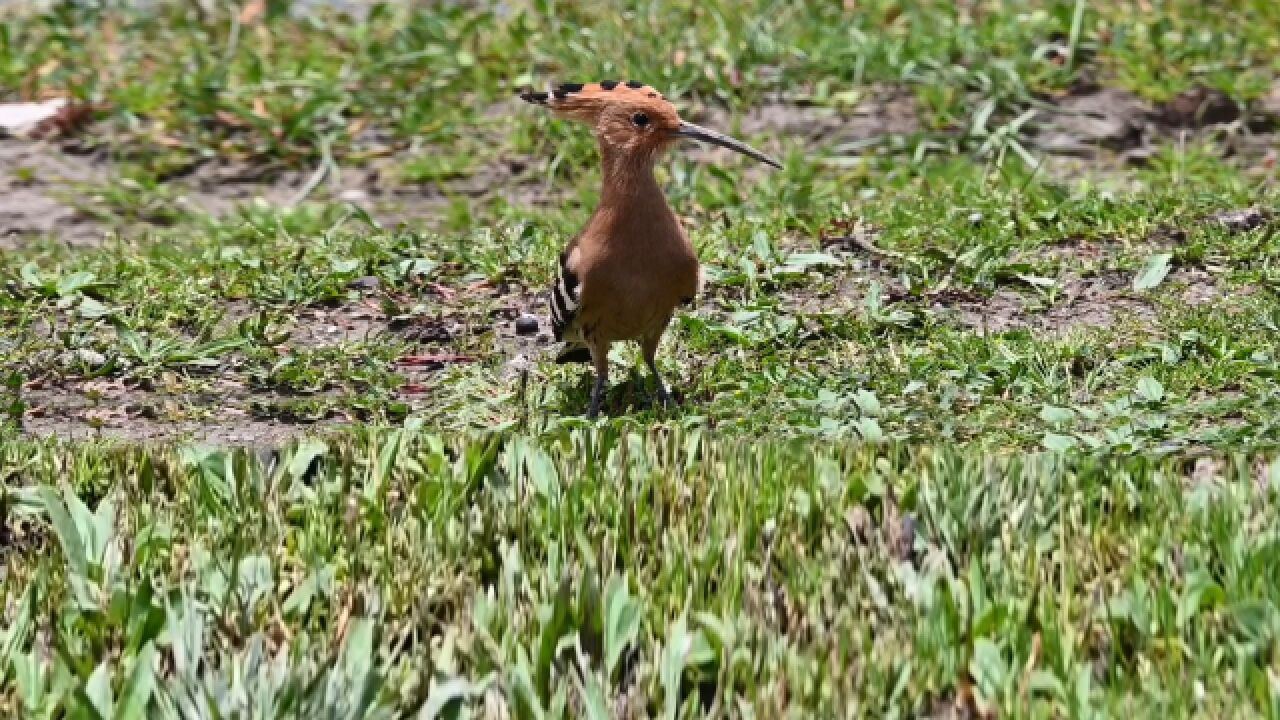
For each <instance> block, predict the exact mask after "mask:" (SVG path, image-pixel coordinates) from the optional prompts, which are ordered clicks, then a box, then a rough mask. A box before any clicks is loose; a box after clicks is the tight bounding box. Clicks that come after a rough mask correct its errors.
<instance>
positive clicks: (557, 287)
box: [551, 248, 578, 340]
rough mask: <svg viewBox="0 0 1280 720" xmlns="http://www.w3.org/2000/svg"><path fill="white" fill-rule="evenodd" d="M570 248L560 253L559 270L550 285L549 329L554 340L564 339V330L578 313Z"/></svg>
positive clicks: (575, 278) (576, 287)
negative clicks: (570, 264) (553, 332)
mask: <svg viewBox="0 0 1280 720" xmlns="http://www.w3.org/2000/svg"><path fill="white" fill-rule="evenodd" d="M571 250H572V248H570V249H569V250H565V251H564V252H562V253H560V272H559V273H558V274H557V275H556V281H555V283H554V284H553V285H552V286H551V329H552V330H553V331H555V336H556V340H564V333H565V330H567V329H568V328H569V325H570V324H571V323H572V322H573V319H574V318H575V317H577V315H578V275H577V274H576V273H575V272H574V271H573V268H571V267H570V266H569V257H570V253H571Z"/></svg>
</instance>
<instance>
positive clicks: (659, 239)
mask: <svg viewBox="0 0 1280 720" xmlns="http://www.w3.org/2000/svg"><path fill="white" fill-rule="evenodd" d="M520 97H521V98H522V99H524V100H525V101H526V102H530V103H533V104H535V105H542V106H544V107H547V108H550V109H551V111H552V112H553V113H555V114H556V115H557V116H560V117H563V118H568V119H571V120H577V121H579V122H583V123H586V124H588V125H590V126H591V127H592V128H593V130H594V131H595V135H596V140H597V142H598V143H599V145H600V160H601V162H602V163H603V166H604V173H603V174H604V178H603V180H604V183H603V188H602V189H601V192H600V205H599V207H597V208H596V210H595V212H594V213H592V215H591V218H590V219H589V220H588V221H587V224H586V226H585V227H584V228H583V229H582V231H581V232H579V233H578V234H577V235H576V236H574V238H573V239H572V240H570V241H569V244H568V246H567V247H566V248H565V249H564V252H562V253H560V271H559V276H558V277H557V278H556V281H555V283H554V285H553V286H552V288H551V298H550V299H551V325H552V328H553V330H554V331H555V337H556V340H557V341H561V342H563V343H564V345H563V348H562V350H561V352H560V353H559V355H558V356H557V358H556V362H558V363H572V362H582V363H585V362H590V363H591V364H592V365H593V366H594V367H595V371H596V381H595V385H594V386H593V387H592V390H591V406H590V408H589V410H588V411H587V417H589V418H595V417H596V416H597V415H598V414H599V413H600V402H601V399H602V396H603V395H604V389H605V387H606V386H607V385H608V382H609V359H608V358H609V348H610V346H611V345H612V344H613V343H615V342H622V341H629V340H635V341H638V342H639V344H640V349H641V350H642V351H643V353H644V361H645V364H646V365H647V366H648V367H649V371H650V372H651V373H653V379H654V381H655V383H656V384H657V394H658V399H659V400H660V401H661V402H662V403H663V404H664V405H667V404H671V403H672V399H671V395H670V393H668V392H667V388H666V386H665V385H664V384H663V382H662V376H661V375H660V374H659V373H658V366H657V362H656V360H655V356H656V355H657V351H658V343H659V342H660V341H661V339H662V335H663V333H664V332H665V331H666V328H667V324H668V323H669V322H670V321H671V316H672V314H673V313H674V312H675V309H676V307H677V306H679V305H683V304H687V303H689V302H691V301H692V300H693V298H694V296H695V295H696V294H697V293H698V292H699V291H700V290H701V286H702V270H701V268H700V267H699V264H698V257H697V255H696V254H695V253H694V250H693V246H692V245H691V244H690V243H689V238H688V236H686V235H685V232H684V229H683V228H682V227H681V226H680V221H679V219H677V218H676V215H675V213H674V212H672V210H671V207H670V206H669V205H668V204H667V199H666V197H665V196H664V195H663V193H662V190H661V188H659V187H658V183H657V180H655V179H654V176H653V166H654V163H655V162H656V161H657V159H658V157H659V156H660V155H661V154H662V152H663V151H664V150H666V149H667V148H668V147H670V146H671V145H673V144H675V143H676V142H678V141H680V140H683V139H690V140H699V141H701V142H706V143H711V144H713V145H719V146H721V147H725V148H729V149H730V150H734V151H736V152H740V153H742V154H743V155H747V156H748V157H751V158H754V159H756V160H759V161H761V162H764V163H768V164H770V165H772V166H774V167H778V168H781V167H782V165H781V164H780V163H778V161H776V160H774V159H773V158H770V157H769V156H767V155H765V154H764V153H761V152H760V151H758V150H756V149H754V148H752V147H750V146H748V145H747V144H745V143H743V142H741V141H739V140H735V139H733V138H731V137H728V136H726V135H722V134H720V133H718V132H715V131H714V130H708V129H707V128H704V127H699V126H697V125H694V124H693V123H689V122H685V121H683V120H681V119H680V116H679V114H677V113H676V109H675V107H674V106H673V105H672V104H671V103H670V102H668V101H667V100H666V99H665V98H663V96H662V94H661V93H659V92H658V91H656V90H654V89H653V88H652V87H649V86H648V85H645V84H643V83H639V82H634V81H631V82H625V83H620V82H617V81H613V80H605V81H602V82H598V83H590V84H586V85H583V84H579V83H566V84H563V85H560V86H558V87H555V88H553V89H552V90H550V91H549V92H523V93H521V94H520Z"/></svg>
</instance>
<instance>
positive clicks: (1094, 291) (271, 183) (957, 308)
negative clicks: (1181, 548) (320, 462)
mask: <svg viewBox="0 0 1280 720" xmlns="http://www.w3.org/2000/svg"><path fill="white" fill-rule="evenodd" d="M1272 96H1273V97H1268V98H1267V99H1266V100H1264V101H1263V102H1262V103H1259V104H1258V106H1257V107H1254V108H1243V109H1242V108H1238V107H1235V106H1234V105H1233V104H1230V103H1227V102H1224V99H1223V98H1221V97H1220V96H1218V95H1216V94H1214V93H1212V92H1210V91H1204V90H1197V91H1193V92H1191V93H1187V94H1186V95H1184V96H1181V97H1179V98H1175V99H1174V100H1173V101H1171V102H1169V103H1166V104H1164V105H1159V106H1153V105H1149V104H1146V103H1143V102H1142V101H1140V100H1138V99H1137V98H1136V97H1134V96H1132V95H1130V94H1128V93H1125V92H1123V91H1118V90H1114V89H1108V88H1097V87H1084V88H1080V89H1079V90H1078V91H1076V92H1074V93H1072V94H1069V95H1067V96H1065V97H1062V98H1058V99H1056V100H1052V101H1049V102H1048V103H1047V104H1046V106H1045V107H1044V108H1043V110H1042V113H1041V116H1040V117H1038V118H1037V120H1036V122H1035V123H1034V128H1033V135H1032V140H1033V146H1034V147H1035V149H1036V150H1038V151H1039V152H1040V153H1041V154H1042V155H1043V156H1044V158H1045V164H1044V166H1043V168H1042V170H1043V171H1044V173H1045V175H1046V177H1048V178H1050V179H1051V180H1061V181H1064V182H1065V181H1068V180H1076V179H1079V178H1080V177H1082V173H1083V174H1085V175H1088V176H1091V177H1092V178H1093V179H1095V180H1100V181H1102V182H1104V183H1110V184H1111V185H1112V186H1114V187H1115V188H1116V189H1124V188H1126V187H1131V184H1129V183H1130V182H1131V181H1130V179H1129V178H1130V172H1129V171H1130V170H1131V169H1132V168H1133V167H1135V166H1138V165H1141V164H1142V163H1144V162H1146V160H1147V159H1148V158H1149V157H1150V156H1151V154H1152V153H1153V152H1154V151H1155V149H1156V148H1158V147H1159V146H1160V144H1161V143H1166V142H1169V141H1171V140H1178V139H1185V138H1186V137H1188V135H1189V134H1194V136H1196V137H1207V138H1213V139H1215V140H1216V141H1218V142H1219V143H1220V146H1221V147H1222V148H1223V152H1224V153H1226V154H1234V155H1235V156H1236V157H1237V158H1238V159H1239V161H1241V162H1244V163H1245V164H1246V165H1247V166H1249V167H1256V168H1257V173H1258V174H1260V175H1268V176H1271V177H1272V178H1274V172H1275V156H1274V152H1273V151H1271V150H1270V147H1271V146H1272V145H1273V143H1272V141H1273V140H1274V136H1273V135H1272V134H1271V133H1272V132H1273V130H1274V124H1275V123H1274V118H1276V117H1278V116H1280V85H1278V86H1277V88H1276V89H1275V91H1274V92H1273V93H1272ZM689 114H690V116H691V117H692V119H694V120H695V121H696V122H703V123H706V124H708V125H711V126H713V127H717V128H720V129H724V130H726V131H730V132H733V133H735V134H738V135H739V136H741V137H744V138H746V139H749V140H750V139H756V141H757V142H758V143H759V145H760V147H761V148H762V149H765V150H766V151H770V152H778V151H779V150H780V149H781V148H782V145H783V142H782V141H780V140H779V138H782V139H784V140H785V141H786V142H790V143H794V142H795V141H797V140H799V141H802V142H803V144H804V145H805V146H806V147H808V148H810V149H811V150H812V151H814V152H824V151H825V152H834V153H836V154H842V153H845V154H847V153H851V152H852V153H857V152H859V150H857V149H856V148H858V147H864V146H869V145H872V144H874V143H875V142H876V141H878V140H879V139H881V138H884V137H889V136H892V135H910V134H914V133H918V132H921V131H922V122H921V119H920V112H919V111H918V109H917V107H916V104H915V100H914V97H913V95H912V94H911V92H910V91H909V90H905V89H903V88H892V87H877V88H872V89H870V90H869V91H868V93H867V94H866V96H865V97H864V98H863V99H862V100H861V101H860V102H859V103H857V104H856V105H855V106H854V107H852V108H847V109H827V108H820V107H812V106H805V105H802V104H797V103H793V102H789V101H787V100H786V99H782V98H777V99H774V100H772V101H769V102H766V103H763V104H761V105H760V106H758V107H756V108H754V109H752V110H751V111H750V112H748V113H747V114H746V115H745V116H744V117H743V118H742V119H741V121H740V122H739V123H736V124H731V123H730V121H729V117H728V115H727V114H726V113H725V112H724V111H723V110H720V109H717V108H700V109H699V108H695V109H693V110H692V111H691V112H690V113H689ZM68 147H71V146H68ZM850 148H854V149H853V150H850ZM691 151H692V152H693V153H695V156H697V157H701V158H704V159H707V160H716V159H718V156H719V155H720V154H721V153H722V152H725V151H721V150H719V149H708V148H697V149H694V148H691ZM393 163H394V159H387V158H383V159H378V160H374V161H371V162H370V163H369V164H368V165H367V166H365V167H362V168H354V169H346V168H344V169H342V171H341V172H340V174H339V177H337V178H328V179H327V180H326V182H324V183H322V184H321V186H320V187H319V188H317V189H316V191H315V192H314V193H313V195H312V197H317V198H337V199H342V200H346V201H349V202H353V203H357V204H360V205H362V206H364V207H366V209H368V210H369V211H370V213H371V214H372V215H373V216H374V217H375V218H377V219H379V220H380V221H382V222H383V223H384V224H386V225H394V224H396V223H397V222H399V221H405V222H412V223H416V224H419V225H420V226H426V227H431V226H432V225H433V223H434V222H435V221H437V220H438V218H439V217H440V215H441V213H442V210H443V209H444V208H445V207H446V206H447V205H448V204H449V203H450V202H451V201H455V200H461V201H463V202H483V201H486V200H488V199H491V198H493V197H495V196H501V197H505V198H507V200H508V201H509V202H514V203H518V204H529V205H538V204H542V203H547V202H552V201H554V199H555V198H554V195H553V194H552V193H553V192H554V191H551V190H548V189H547V188H545V186H544V185H543V184H542V183H541V181H540V178H537V177H536V176H537V175H538V174H537V173H536V172H530V171H529V168H530V167H531V166H532V164H533V163H532V162H531V161H530V159H528V158H506V159H503V160H501V161H495V162H492V163H488V164H482V165H481V166H480V167H479V168H478V169H477V170H476V171H475V172H473V173H471V174H470V175H468V176H465V177H460V178H456V179H453V180H449V181H446V182H443V183H430V184H422V185H407V184H405V183H403V182H400V180H399V178H397V177H396V172H395V165H394V164H393ZM110 177H111V167H110V165H109V162H107V161H105V160H104V159H102V158H101V157H100V156H98V155H92V154H75V153H73V152H66V151H64V149H63V148H62V147H60V146H58V145H57V144H52V143H32V142H27V141H20V140H12V139H0V254H2V253H3V251H4V250H6V249H13V248H16V247H19V245H20V244H21V243H23V242H27V241H28V240H29V239H30V238H31V237H34V236H52V237H56V238H58V239H60V240H61V241H63V242H65V243H67V244H69V245H71V246H73V247H74V246H86V245H92V244H95V243H97V242H101V241H102V239H103V237H104V235H105V233H106V232H107V231H109V230H110V229H111V228H110V227H108V226H107V225H106V224H105V223H103V222H102V221H101V220H99V219H96V218H95V217H93V216H91V215H88V214H85V213H84V212H82V211H81V210H80V209H79V208H80V207H82V206H83V203H86V202H89V203H91V202H92V198H82V197H77V195H76V193H77V192H78V191H77V190H76V184H81V183H88V184H97V183H102V182H104V181H106V180H108V179H109V178H110ZM748 179H749V178H748ZM307 180H308V174H307V173H298V172H291V173H277V174H270V175H268V174H263V173H260V172H257V171H255V170H254V169H253V168H248V167H244V166H235V165H220V164H216V163H211V164H207V165H205V166H202V167H199V168H196V169H195V170H194V171H193V172H191V173H189V174H188V175H186V176H185V177H182V178H178V179H176V180H174V181H173V183H172V184H173V185H174V187H175V188H176V189H177V193H178V194H179V195H180V196H181V197H184V198H185V199H186V200H185V201H186V202H187V203H188V204H189V205H190V206H191V207H194V208H196V209H198V210H201V211H204V212H208V213H211V214H214V215H220V214H222V213H226V212H229V211H231V210H233V209H234V208H235V207H237V206H238V205H239V204H241V203H244V202H247V201H250V200H253V199H254V198H261V199H263V200H265V201H267V202H269V203H273V204H287V203H289V202H291V201H292V200H294V199H296V197H297V195H298V192H299V189H300V188H301V187H302V186H303V185H304V184H305V183H306V182H307ZM1242 212H1245V214H1244V215H1240V216H1239V217H1234V218H1233V217H1227V216H1224V217H1223V218H1219V220H1220V221H1222V222H1225V223H1227V224H1228V225H1229V226H1231V223H1232V222H1236V223H1238V224H1241V225H1242V226H1244V227H1247V226H1248V225H1249V224H1250V223H1252V222H1254V221H1255V220H1256V218H1252V217H1250V216H1248V215H1247V211H1242ZM872 239H874V238H872ZM1159 240H1160V239H1159V238H1157V239H1156V242H1157V244H1158V241H1159ZM1115 250H1116V248H1115V247H1114V246H1112V245H1110V244H1108V243H1107V242H1106V241H1099V240H1087V239H1079V238H1068V239H1065V240H1064V241H1063V243H1061V244H1059V245H1058V246H1055V247H1053V248H1050V249H1048V252H1051V253H1055V254H1058V256H1059V257H1064V258H1065V257H1072V258H1076V259H1079V260H1081V261H1083V262H1085V263H1086V264H1088V263H1092V262H1094V261H1097V260H1099V259H1101V258H1104V257H1106V256H1107V255H1108V254H1110V253H1112V252H1114V251H1115ZM873 280H879V281H880V282H881V283H882V285H883V286H884V288H885V291H886V293H887V294H888V296H889V300H890V301H891V302H892V301H893V300H894V299H895V297H896V295H895V283H894V281H893V279H892V276H891V274H890V273H889V269H888V267H887V263H886V262H884V259H883V258H879V257H875V256H870V255H866V254H865V253H864V254H863V255H862V257H861V259H859V260H858V261H856V262H855V263H854V264H853V266H852V267H851V268H850V270H849V271H848V272H846V273H845V274H843V275H842V276H841V277H840V278H838V279H837V280H836V282H835V285H834V286H833V287H830V288H827V289H826V290H824V291H823V292H820V293H819V292H809V291H806V290H805V289H795V290H789V291H787V297H786V298H784V300H783V307H784V308H786V309H788V310H790V311H792V312H797V313H807V312H819V311H828V312H830V311H837V312H841V311H856V309H857V308H859V307H860V306H861V303H862V299H863V297H864V296H865V293H866V291H867V288H868V287H869V285H870V283H871V282H872V281H873ZM1130 282H1131V279H1130V278H1129V277H1127V276H1120V275H1118V274H1106V273H1104V274H1101V275H1092V276H1089V277H1080V276H1073V277H1069V278H1068V279H1067V280H1066V281H1065V286H1064V290H1063V291H1062V292H1061V294H1060V297H1059V299H1058V300H1057V302H1055V303H1053V304H1052V306H1049V307H1043V306H1041V304H1040V302H1039V301H1038V300H1037V299H1035V298H1034V297H1033V296H1032V295H1030V294H1025V293H1021V292H1018V291H1016V290H1013V289H1011V288H1002V289H1000V290H998V291H997V292H996V293H994V294H993V295H991V296H990V297H980V296H975V295H973V294H970V293H965V292H954V291H953V292H944V293H941V294H939V295H938V296H935V297H933V298H929V299H928V302H927V305H928V311H929V312H932V313H936V314H938V315H940V316H942V317H945V318H949V319H950V320H951V321H953V322H956V323H957V324H959V325H961V326H965V327H969V328H973V329H974V330H975V331H985V332H999V331H1002V330H1009V329H1015V328H1029V329H1033V330H1036V331H1043V332H1049V333H1052V334H1055V335H1064V334H1068V333H1071V332H1073V331H1075V330H1077V329H1082V328H1087V327H1107V326H1110V325H1112V324H1114V323H1117V322H1123V321H1137V322H1147V321H1150V320H1151V319H1153V318H1154V313H1155V310H1154V308H1153V307H1152V306H1151V305H1150V303H1149V302H1148V301H1146V300H1145V299H1144V298H1142V297H1140V296H1138V295H1135V294H1134V293H1132V292H1131V290H1130ZM1166 285H1167V286H1168V287H1171V288H1174V289H1175V291H1177V292H1180V293H1182V297H1183V298H1184V300H1185V301H1186V302H1188V303H1191V304H1201V303H1213V302H1220V301H1221V300H1222V299H1223V298H1224V297H1226V295H1227V293H1226V291H1224V290H1223V289H1222V288H1220V287H1219V286H1218V284H1217V283H1216V282H1215V280H1214V278H1213V277H1212V276H1211V275H1209V273H1207V272H1205V271H1203V270H1200V269H1197V268H1185V269H1184V268H1179V269H1177V270H1175V271H1174V272H1173V273H1171V274H1170V277H1169V278H1168V279H1167V280H1166ZM376 292H377V291H376V289H374V290H373V291H371V292H369V293H366V299H365V301H363V302H357V303H352V304H349V305H346V306H342V307H337V308H317V309H312V310H308V311H305V312H303V313H300V314H299V315H298V317H297V318H296V319H295V322H294V324H293V326H292V327H291V329H290V334H289V340H288V342H289V343H294V344H298V345H301V346H308V347H316V346H324V345H332V344H336V343H341V342H350V341H359V340H366V339H372V338H378V337H387V338H389V339H395V340H402V341H407V342H410V343H413V344H416V345H418V346H419V347H421V351H420V352H421V356H420V357H426V358H429V357H431V356H432V355H433V353H434V354H447V353H448V352H456V353H469V354H472V355H476V356H480V357H483V356H485V355H488V356H493V355H494V354H496V355H497V356H499V357H505V358H517V357H519V356H525V357H533V356H536V355H538V354H540V353H544V352H547V351H548V350H549V346H550V337H549V329H548V328H547V327H546V322H545V316H546V307H545V304H546V299H545V297H544V296H543V293H541V292H539V291H538V289H536V288H534V289H528V288H521V287H506V288H490V289H486V290H482V291H481V292H486V293H488V294H487V296H486V297H484V298H483V301H482V302H481V303H480V304H479V305H476V304H474V303H473V300H474V298H467V302H465V303H461V304H451V303H450V302H448V299H447V298H440V300H441V302H440V303H439V310H438V312H436V313H435V314H434V315H432V316H430V317H417V318H412V319H410V320H409V321H397V320H395V319H392V318H387V317H384V316H383V315H382V311H381V309H380V308H379V305H378V303H377V302H376V299H375V297H374V296H375V295H376ZM716 293H717V289H716V288H709V296H710V297H709V298H708V302H706V303H705V304H704V307H703V308H702V309H700V310H699V311H700V312H715V311H716V310H715V308H716V301H715V297H716ZM477 307H479V308H480V310H479V311H477V310H476V308H477ZM477 312H478V314H477ZM525 312H528V313H533V314H535V315H538V316H539V319H540V321H541V327H540V329H539V332H538V333H537V334H536V335H533V336H518V335H516V334H515V332H514V329H513V321H514V319H515V317H517V316H518V315H519V314H521V313H525ZM237 313H239V314H238V315H237ZM247 313H248V308H247V307H246V308H239V309H238V310H237V308H231V309H230V311H229V313H228V314H229V317H230V318H231V320H234V319H236V318H237V317H243V316H244V315H245V314H247ZM442 366H443V363H440V364H432V363H430V362H427V363H424V364H420V365H417V366H408V367H405V368H403V372H404V375H405V379H406V381H407V382H408V383H409V388H411V390H412V392H410V393H409V396H408V397H407V398H406V399H407V400H408V401H409V403H410V405H411V406H412V407H422V406H424V405H425V404H426V403H427V402H428V398H429V396H425V397H424V396H422V395H419V394H417V393H420V392H421V388H423V387H426V386H429V384H430V382H431V380H432V376H433V374H434V373H436V372H438V371H439V369H440V368H441V367H442ZM107 390H108V392H106V393H105V394H104V390H103V388H102V387H97V388H89V389H86V388H85V387H83V383H81V384H75V385H73V386H69V387H63V386H57V385H54V386H50V387H45V388H36V389H33V390H32V391H31V393H30V394H29V396H28V397H27V398H26V399H27V401H28V403H29V405H30V406H31V407H32V408H33V411H32V413H31V414H30V417H29V418H28V420H27V423H26V430H27V432H29V433H31V434H33V435H39V436H45V435H57V436H60V437H94V436H103V437H117V438H124V439H129V440H137V441H150V440H159V439H168V438H188V439H192V440H197V441H204V442H212V443H223V444H239V443H249V444H274V443H278V442H280V441H282V440H284V439H285V438H287V437H290V436H293V435H296V434H299V433H302V432H306V431H309V430H316V429H319V428H320V427H325V426H328V425H332V424H333V423H335V422H341V421H342V419H341V418H338V419H328V420H324V421H321V422H320V423H319V424H316V423H311V422H304V423H290V422H285V421H282V420H280V419H279V418H272V419H263V418H261V417H255V415H254V412H253V410H252V407H251V406H252V402H251V398H248V397H247V396H246V395H245V394H244V392H243V391H229V392H228V393H226V394H224V395H221V396H216V397H215V396H209V397H203V398H191V397H183V398H173V397H166V396H163V395H161V394H160V393H157V392H149V391H143V390H139V389H136V388H135V389H129V388H124V387H123V386H120V387H111V386H110V385H108V386H107ZM95 396H96V398H97V399H92V398H94V397H95ZM108 406H110V408H111V409H105V408H107V407H108ZM192 407H195V408H197V409H198V410H200V411H201V412H199V413H197V414H200V415H204V416H206V417H209V418H212V419H211V420H209V421H202V420H192V419H189V418H190V416H191V414H190V413H189V412H187V411H189V410H190V409H191V408H192Z"/></svg>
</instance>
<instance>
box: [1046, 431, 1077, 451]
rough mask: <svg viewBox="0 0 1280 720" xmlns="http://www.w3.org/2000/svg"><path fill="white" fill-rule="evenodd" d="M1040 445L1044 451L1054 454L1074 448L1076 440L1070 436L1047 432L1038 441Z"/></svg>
mask: <svg viewBox="0 0 1280 720" xmlns="http://www.w3.org/2000/svg"><path fill="white" fill-rule="evenodd" d="M1040 444H1041V445H1043V446H1044V448H1045V449H1046V450H1052V451H1054V452H1066V451H1068V450H1071V449H1072V448H1074V447H1075V446H1076V439H1075V438H1074V437H1072V436H1070V435H1059V434H1058V433H1052V432H1047V433H1045V434H1044V437H1043V438H1041V439H1040Z"/></svg>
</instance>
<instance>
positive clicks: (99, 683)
mask: <svg viewBox="0 0 1280 720" xmlns="http://www.w3.org/2000/svg"><path fill="white" fill-rule="evenodd" d="M84 694H85V695H86V696H87V697H88V698H89V702H91V703H93V709H94V710H96V711H97V712H98V717H101V718H104V720H106V719H108V718H113V717H115V704H116V703H115V700H114V699H113V697H112V695H111V663H110V661H109V660H103V661H102V662H101V663H100V664H99V665H98V667H96V668H94V669H93V674H92V675H90V676H89V682H87V683H85V686H84Z"/></svg>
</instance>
